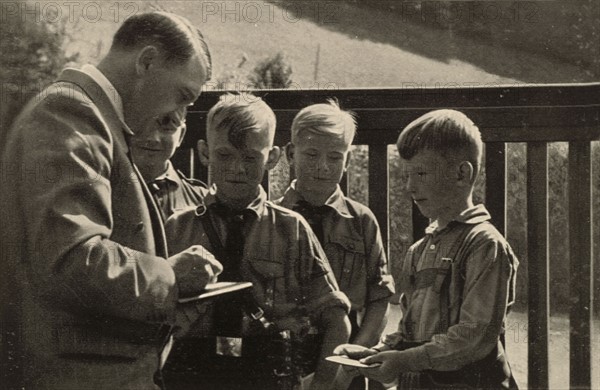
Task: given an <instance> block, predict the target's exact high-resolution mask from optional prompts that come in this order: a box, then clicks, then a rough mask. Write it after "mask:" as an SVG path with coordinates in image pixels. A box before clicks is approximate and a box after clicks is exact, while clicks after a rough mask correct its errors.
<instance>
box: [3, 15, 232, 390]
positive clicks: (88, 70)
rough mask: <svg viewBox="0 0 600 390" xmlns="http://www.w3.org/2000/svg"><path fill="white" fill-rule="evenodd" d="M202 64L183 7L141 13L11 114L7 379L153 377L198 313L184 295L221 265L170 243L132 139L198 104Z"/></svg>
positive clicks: (201, 48)
mask: <svg viewBox="0 0 600 390" xmlns="http://www.w3.org/2000/svg"><path fill="white" fill-rule="evenodd" d="M210 69H211V64H210V56H209V52H208V48H207V47H206V44H205V43H204V40H203V38H202V36H201V34H200V33H199V31H198V30H197V29H196V28H195V27H193V26H192V25H191V24H190V22H189V21H188V20H187V19H185V18H182V17H180V16H178V15H175V14H170V13H165V12H150V13H143V14H138V15H135V16H132V17H131V18H129V19H128V20H126V21H125V22H124V24H123V25H122V26H121V27H120V29H119V30H118V31H117V33H116V34H115V37H114V40H113V44H112V46H111V49H110V51H109V53H108V54H107V56H106V57H105V58H104V59H103V60H102V61H101V62H100V63H99V65H98V66H97V67H94V66H91V65H86V66H84V67H83V68H82V69H81V70H74V69H67V70H65V71H64V72H63V73H62V74H61V75H60V77H59V79H58V80H57V81H56V82H55V83H53V84H51V85H50V86H49V87H48V88H46V89H45V90H44V91H42V92H41V93H40V94H39V95H38V96H37V97H35V98H34V99H33V100H32V101H31V102H29V104H28V105H27V106H26V107H25V108H24V110H23V112H22V113H21V115H20V116H19V117H18V118H17V119H16V120H15V123H14V124H13V126H12V129H11V130H10V131H9V133H8V135H7V143H6V145H4V148H3V151H2V154H1V169H2V171H1V176H0V180H1V182H0V204H1V205H2V210H1V212H0V213H1V216H2V219H1V220H2V223H1V224H0V225H1V228H0V229H1V233H2V241H1V245H2V247H1V250H2V251H1V256H2V257H1V261H2V263H1V264H2V268H3V270H2V273H3V274H4V276H3V280H2V283H0V284H2V286H3V287H2V301H3V302H2V311H3V312H2V322H3V323H2V329H3V334H2V342H3V344H5V345H4V346H3V347H2V350H3V354H4V356H3V359H2V360H3V362H4V366H3V367H2V368H3V370H2V375H3V376H4V377H5V379H1V378H0V381H2V382H4V383H5V384H6V383H8V384H9V387H11V385H16V386H18V387H19V388H20V387H21V386H25V387H26V388H33V389H56V388H60V389H99V388H110V389H152V388H156V384H155V383H154V380H153V377H154V374H155V373H156V371H157V369H158V366H159V361H160V360H161V356H160V355H161V353H162V352H163V347H164V345H165V340H166V337H165V336H166V335H168V333H169V332H168V329H169V328H170V327H172V326H174V325H175V326H177V325H179V326H183V327H185V325H186V323H187V324H189V322H191V321H194V319H195V318H197V313H194V311H193V310H190V309H189V307H188V308H186V309H185V311H184V310H183V308H182V307H181V306H180V305H178V304H177V300H178V298H179V297H181V296H189V295H193V294H196V293H198V292H199V291H201V290H202V289H203V288H204V287H205V285H206V283H207V282H209V281H210V280H213V279H214V277H215V276H216V275H217V274H218V273H219V272H220V271H221V270H222V267H221V265H220V264H219V263H218V262H217V261H216V260H215V259H214V257H212V255H211V254H210V253H209V252H207V251H206V250H205V249H204V248H202V247H201V246H198V245H195V246H192V247H190V248H188V249H187V250H185V251H183V252H181V253H177V254H169V253H168V249H167V245H166V241H165V237H164V230H163V225H162V222H161V217H160V214H159V212H158V210H157V208H156V205H155V204H154V201H153V200H152V195H151V193H150V192H149V190H148V188H147V186H146V184H145V183H144V180H143V179H142V177H141V175H140V174H139V172H138V171H137V169H136V168H135V166H134V165H133V163H132V161H131V155H130V148H129V139H130V138H131V136H132V135H133V134H134V133H135V132H136V131H139V127H140V126H141V124H144V123H147V122H148V120H149V119H150V118H154V117H160V116H162V115H165V114H167V113H169V112H172V111H175V110H180V109H183V108H185V107H186V106H188V105H190V104H192V103H193V102H194V101H195V100H196V99H197V98H198V96H199V95H200V92H201V89H202V86H203V84H204V83H205V82H206V80H208V79H209V77H210ZM176 318H178V319H184V320H183V321H182V322H177V321H176ZM165 329H167V331H165ZM14 331H16V332H17V334H16V335H15V333H11V332H14ZM162 359H163V360H164V354H163V356H162ZM16 386H15V387H16Z"/></svg>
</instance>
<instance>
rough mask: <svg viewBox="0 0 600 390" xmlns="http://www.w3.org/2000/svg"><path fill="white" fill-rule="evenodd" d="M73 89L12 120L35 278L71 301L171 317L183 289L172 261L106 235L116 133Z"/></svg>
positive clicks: (155, 318)
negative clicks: (122, 243) (13, 121)
mask: <svg viewBox="0 0 600 390" xmlns="http://www.w3.org/2000/svg"><path fill="white" fill-rule="evenodd" d="M67 89H68V91H66V92H65V89H63V91H62V92H59V93H54V94H49V95H47V96H45V97H44V99H43V100H41V101H39V102H37V104H35V105H33V106H32V107H30V109H29V112H28V113H27V114H26V115H24V116H23V117H22V118H21V119H20V120H19V121H18V122H17V124H16V127H15V128H14V129H13V132H14V133H18V134H17V135H16V137H17V139H18V140H19V142H17V145H15V146H16V149H15V150H16V151H17V152H16V153H14V154H13V156H14V157H15V159H16V161H20V169H21V174H22V181H21V182H20V183H19V184H18V189H17V190H16V192H15V194H16V196H18V197H19V199H20V202H21V203H20V206H21V209H22V213H23V215H22V218H23V222H22V223H23V224H24V226H25V237H24V240H25V245H24V248H25V251H26V252H25V253H26V256H25V257H26V258H25V259H24V261H25V262H26V263H27V265H28V267H27V269H29V270H30V275H29V279H30V280H31V281H32V288H35V289H37V292H38V293H39V294H40V296H41V297H42V298H44V299H45V300H47V301H49V302H51V303H52V304H53V305H59V306H64V307H65V308H67V309H68V310H70V311H82V312H86V313H92V314H95V315H110V316H116V317H121V318H125V319H132V320H139V321H146V322H162V321H165V320H166V319H169V318H171V316H172V313H173V309H174V306H175V301H176V297H177V290H176V285H175V275H174V273H173V270H172V269H171V267H170V266H169V264H168V263H167V262H166V261H165V259H164V258H160V257H156V256H152V255H148V254H145V253H142V252H139V251H136V250H133V249H130V248H127V247H125V246H123V245H120V244H119V243H117V242H113V241H111V240H110V237H111V233H112V230H113V223H114V221H113V215H112V204H111V175H112V173H113V172H112V169H113V139H112V135H111V133H110V130H109V129H108V128H107V125H106V123H105V122H104V121H103V119H102V116H101V114H100V112H98V109H97V108H96V107H95V106H94V105H93V104H91V103H90V102H89V98H87V97H86V96H85V95H83V93H82V92H81V91H79V90H77V89H76V88H73V87H70V88H67ZM119 131H121V130H119ZM17 154H18V155H17ZM125 179H128V180H134V178H133V177H130V178H123V177H121V178H120V180H125ZM124 201H126V200H124ZM134 206H135V207H146V206H145V205H134Z"/></svg>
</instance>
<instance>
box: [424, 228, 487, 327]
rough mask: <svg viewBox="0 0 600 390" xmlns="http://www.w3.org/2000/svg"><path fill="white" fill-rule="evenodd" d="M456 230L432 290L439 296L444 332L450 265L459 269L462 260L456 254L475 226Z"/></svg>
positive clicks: (447, 317)
mask: <svg viewBox="0 0 600 390" xmlns="http://www.w3.org/2000/svg"><path fill="white" fill-rule="evenodd" d="M456 226H457V227H456V229H460V231H459V233H458V235H457V237H456V239H455V240H454V243H453V244H452V247H451V248H450V251H448V255H447V257H443V258H442V264H441V267H440V269H439V272H438V274H437V276H436V279H435V282H434V285H433V289H434V291H435V292H437V293H438V294H440V328H441V329H440V330H442V331H443V332H445V331H446V330H447V329H448V327H449V326H450V322H451V321H450V280H451V275H452V264H455V267H460V266H461V265H462V262H463V261H464V259H463V258H458V257H457V256H458V252H459V250H460V248H461V246H463V245H464V243H465V240H466V238H467V235H468V234H469V233H470V232H471V230H473V228H474V227H475V226H477V224H463V223H460V224H457V225H456Z"/></svg>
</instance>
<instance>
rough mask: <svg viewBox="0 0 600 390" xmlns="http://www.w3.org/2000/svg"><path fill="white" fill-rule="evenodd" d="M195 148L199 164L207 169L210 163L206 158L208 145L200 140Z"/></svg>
mask: <svg viewBox="0 0 600 390" xmlns="http://www.w3.org/2000/svg"><path fill="white" fill-rule="evenodd" d="M196 147H197V149H198V157H200V162H201V163H202V165H204V166H205V167H208V164H209V162H210V159H209V158H208V144H207V143H206V141H205V140H203V139H201V140H200V141H198V144H197V145H196Z"/></svg>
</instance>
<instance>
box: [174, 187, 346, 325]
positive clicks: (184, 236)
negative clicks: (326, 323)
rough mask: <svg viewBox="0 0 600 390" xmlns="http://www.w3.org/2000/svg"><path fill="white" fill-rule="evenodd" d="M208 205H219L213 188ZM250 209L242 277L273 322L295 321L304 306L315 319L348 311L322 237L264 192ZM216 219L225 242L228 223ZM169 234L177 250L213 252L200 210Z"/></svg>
mask: <svg viewBox="0 0 600 390" xmlns="http://www.w3.org/2000/svg"><path fill="white" fill-rule="evenodd" d="M204 202H205V205H206V207H207V208H208V209H210V208H211V206H213V205H214V204H215V203H216V202H217V199H216V194H215V188H214V187H212V188H211V189H210V191H209V193H208V195H207V196H206V197H205V199H204ZM247 209H248V210H250V211H251V214H252V215H253V216H255V218H253V219H252V221H250V222H248V223H246V224H245V226H244V230H243V233H244V237H245V244H244V255H243V259H242V262H241V265H240V272H241V275H242V277H243V278H244V280H246V281H249V282H252V283H253V285H254V287H253V294H254V297H255V298H256V300H257V303H258V304H259V305H260V306H261V308H262V309H263V310H264V311H265V315H266V317H267V318H268V319H269V320H271V321H275V322H277V321H278V320H281V319H285V318H288V317H289V316H294V315H296V314H297V313H298V311H299V310H301V309H302V306H304V307H305V309H306V312H307V314H308V315H309V316H310V317H312V318H313V319H316V318H318V317H319V316H320V314H321V313H322V312H323V311H324V310H327V309H330V308H332V307H341V308H343V309H344V310H348V309H349V306H350V304H349V302H348V298H347V297H346V296H345V295H344V294H343V293H342V292H341V291H339V289H338V286H337V283H336V281H335V278H334V277H333V274H332V272H331V270H330V267H329V264H328V263H327V259H326V257H325V255H324V254H323V250H322V249H321V246H320V245H319V242H318V240H317V238H316V237H315V236H314V234H313V233H312V231H311V230H310V226H308V224H307V223H306V221H304V219H302V218H301V217H300V215H299V214H297V213H295V212H293V211H290V210H287V209H285V208H283V207H279V206H276V205H274V204H273V203H271V202H269V201H267V195H266V193H265V191H264V190H263V189H262V187H261V188H260V193H259V195H258V197H257V198H256V199H255V200H254V201H253V202H252V203H251V204H250V205H249V206H248V207H247ZM215 214H216V213H211V219H212V222H213V224H214V226H215V229H216V231H217V233H218V235H219V237H220V238H221V242H226V235H227V232H226V224H225V221H223V220H222V219H221V218H220V217H218V216H216V215H215ZM166 231H167V237H168V240H169V242H170V243H171V248H173V250H174V251H178V250H179V249H180V248H187V247H189V246H190V245H194V244H199V245H202V246H204V247H205V248H206V249H207V250H209V251H212V250H213V248H212V246H211V243H210V241H209V239H208V237H207V235H206V234H205V232H204V228H203V226H202V222H201V220H200V218H199V217H198V216H197V215H196V209H195V208H192V209H188V210H186V211H184V212H182V213H177V214H174V215H173V216H171V217H170V218H169V220H168V221H167V224H166Z"/></svg>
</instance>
